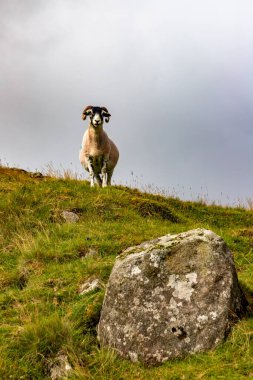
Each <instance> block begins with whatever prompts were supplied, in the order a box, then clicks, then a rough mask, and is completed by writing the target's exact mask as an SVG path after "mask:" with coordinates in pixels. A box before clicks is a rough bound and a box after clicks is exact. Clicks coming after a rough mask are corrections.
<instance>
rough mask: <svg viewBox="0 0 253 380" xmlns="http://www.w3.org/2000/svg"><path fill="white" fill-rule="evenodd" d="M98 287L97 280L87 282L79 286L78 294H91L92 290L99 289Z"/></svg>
mask: <svg viewBox="0 0 253 380" xmlns="http://www.w3.org/2000/svg"><path fill="white" fill-rule="evenodd" d="M100 287H101V286H100V282H99V279H98V278H96V279H94V280H88V281H85V282H84V283H83V284H81V285H80V286H79V289H78V293H79V294H80V295H81V296H82V295H84V294H86V293H89V292H91V291H92V290H95V289H100Z"/></svg>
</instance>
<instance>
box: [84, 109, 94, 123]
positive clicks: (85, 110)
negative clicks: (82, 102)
mask: <svg viewBox="0 0 253 380" xmlns="http://www.w3.org/2000/svg"><path fill="white" fill-rule="evenodd" d="M92 108H93V106H87V107H85V108H84V110H83V113H82V119H83V120H85V119H86V116H87V114H86V112H87V111H88V110H89V109H92Z"/></svg>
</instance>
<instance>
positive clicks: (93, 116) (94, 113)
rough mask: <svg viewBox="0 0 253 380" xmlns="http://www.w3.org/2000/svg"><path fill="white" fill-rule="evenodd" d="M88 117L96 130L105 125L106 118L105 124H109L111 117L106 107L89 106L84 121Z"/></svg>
mask: <svg viewBox="0 0 253 380" xmlns="http://www.w3.org/2000/svg"><path fill="white" fill-rule="evenodd" d="M87 116H89V117H90V120H91V124H92V125H93V127H95V128H96V127H98V126H100V125H102V124H103V122H104V118H105V122H106V123H108V122H109V120H110V116H111V115H110V114H109V112H108V109H107V108H105V107H93V106H87V107H85V109H84V111H83V114H82V118H83V120H85V119H86V117H87Z"/></svg>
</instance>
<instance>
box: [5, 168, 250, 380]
mask: <svg viewBox="0 0 253 380" xmlns="http://www.w3.org/2000/svg"><path fill="white" fill-rule="evenodd" d="M63 210H68V211H74V212H75V213H77V214H78V215H79V216H80V220H79V222H78V223H75V224H68V223H65V222H64V220H63V219H62V216H61V212H62V211H63ZM197 227H204V228H208V229H212V230H213V231H214V232H216V233H217V234H219V235H220V236H222V237H223V238H224V240H225V241H226V243H227V244H228V246H229V247H230V249H231V250H232V252H233V254H234V259H235V263H236V267H237V270H238V275H239V279H240V283H241V285H242V287H243V289H244V291H245V293H246V294H247V298H248V300H249V301H250V303H251V305H252V301H253V252H252V249H253V211H246V210H245V209H239V208H238V209H232V208H222V207H218V206H206V205H204V204H201V203H192V202H182V201H180V200H178V199H175V198H163V197H161V196H155V195H150V194H144V193H140V192H138V191H137V190H131V189H128V188H123V187H112V188H105V189H97V188H95V189H91V188H90V187H89V185H88V183H86V182H81V181H77V180H71V179H57V178H49V177H44V178H36V177H34V176H32V175H31V174H29V173H26V172H23V171H20V170H15V169H10V168H4V167H0V249H1V255H0V288H1V294H0V304H1V310H0V313H1V315H0V350H1V352H0V379H48V378H50V377H49V368H50V365H51V364H52V363H53V362H54V360H55V358H56V357H57V356H58V355H59V353H61V354H62V355H66V356H67V357H68V361H69V364H70V365H71V366H72V369H73V370H72V372H71V376H70V378H71V379H115V380H119V379H143V380H144V379H145V380H147V379H230V380H231V379H249V378H252V379H253V318H252V315H250V314H249V315H248V316H247V317H246V318H245V319H244V320H242V321H240V322H239V323H238V324H237V325H236V326H235V328H234V329H233V331H232V332H231V334H230V336H229V338H228V340H227V341H226V342H225V343H224V344H222V345H220V346H219V347H218V348H217V349H216V350H214V351H210V352H208V353H206V354H198V355H196V356H192V357H188V358H185V359H184V360H178V361H172V362H167V363H165V364H164V365H162V366H160V367H156V368H145V367H143V366H142V365H140V364H133V363H130V362H128V361H126V360H122V359H120V358H118V357H117V356H116V355H115V354H114V353H112V352H110V351H108V350H104V349H100V348H99V345H98V343H97V340H96V325H97V322H98V320H99V314H100V309H101V304H102V300H103V295H104V287H105V285H106V282H107V280H108V277H109V275H110V272H111V269H112V266H113V263H114V260H115V257H116V255H117V254H119V253H120V252H121V251H122V250H123V249H125V248H126V247H128V246H130V245H135V244H138V243H141V242H142V241H145V240H148V239H151V238H154V237H157V236H161V235H164V234H168V233H178V232H181V231H185V230H188V229H193V228H197ZM90 278H91V279H92V278H99V279H100V283H101V284H102V288H101V289H100V290H98V289H97V290H93V291H92V292H90V293H88V294H86V295H80V294H79V292H78V289H79V287H80V286H81V285H82V284H83V283H84V282H85V281H86V280H87V279H90Z"/></svg>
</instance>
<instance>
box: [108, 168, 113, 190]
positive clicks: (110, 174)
mask: <svg viewBox="0 0 253 380" xmlns="http://www.w3.org/2000/svg"><path fill="white" fill-rule="evenodd" d="M112 173H113V170H111V171H109V172H108V173H107V186H111V179H112Z"/></svg>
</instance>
